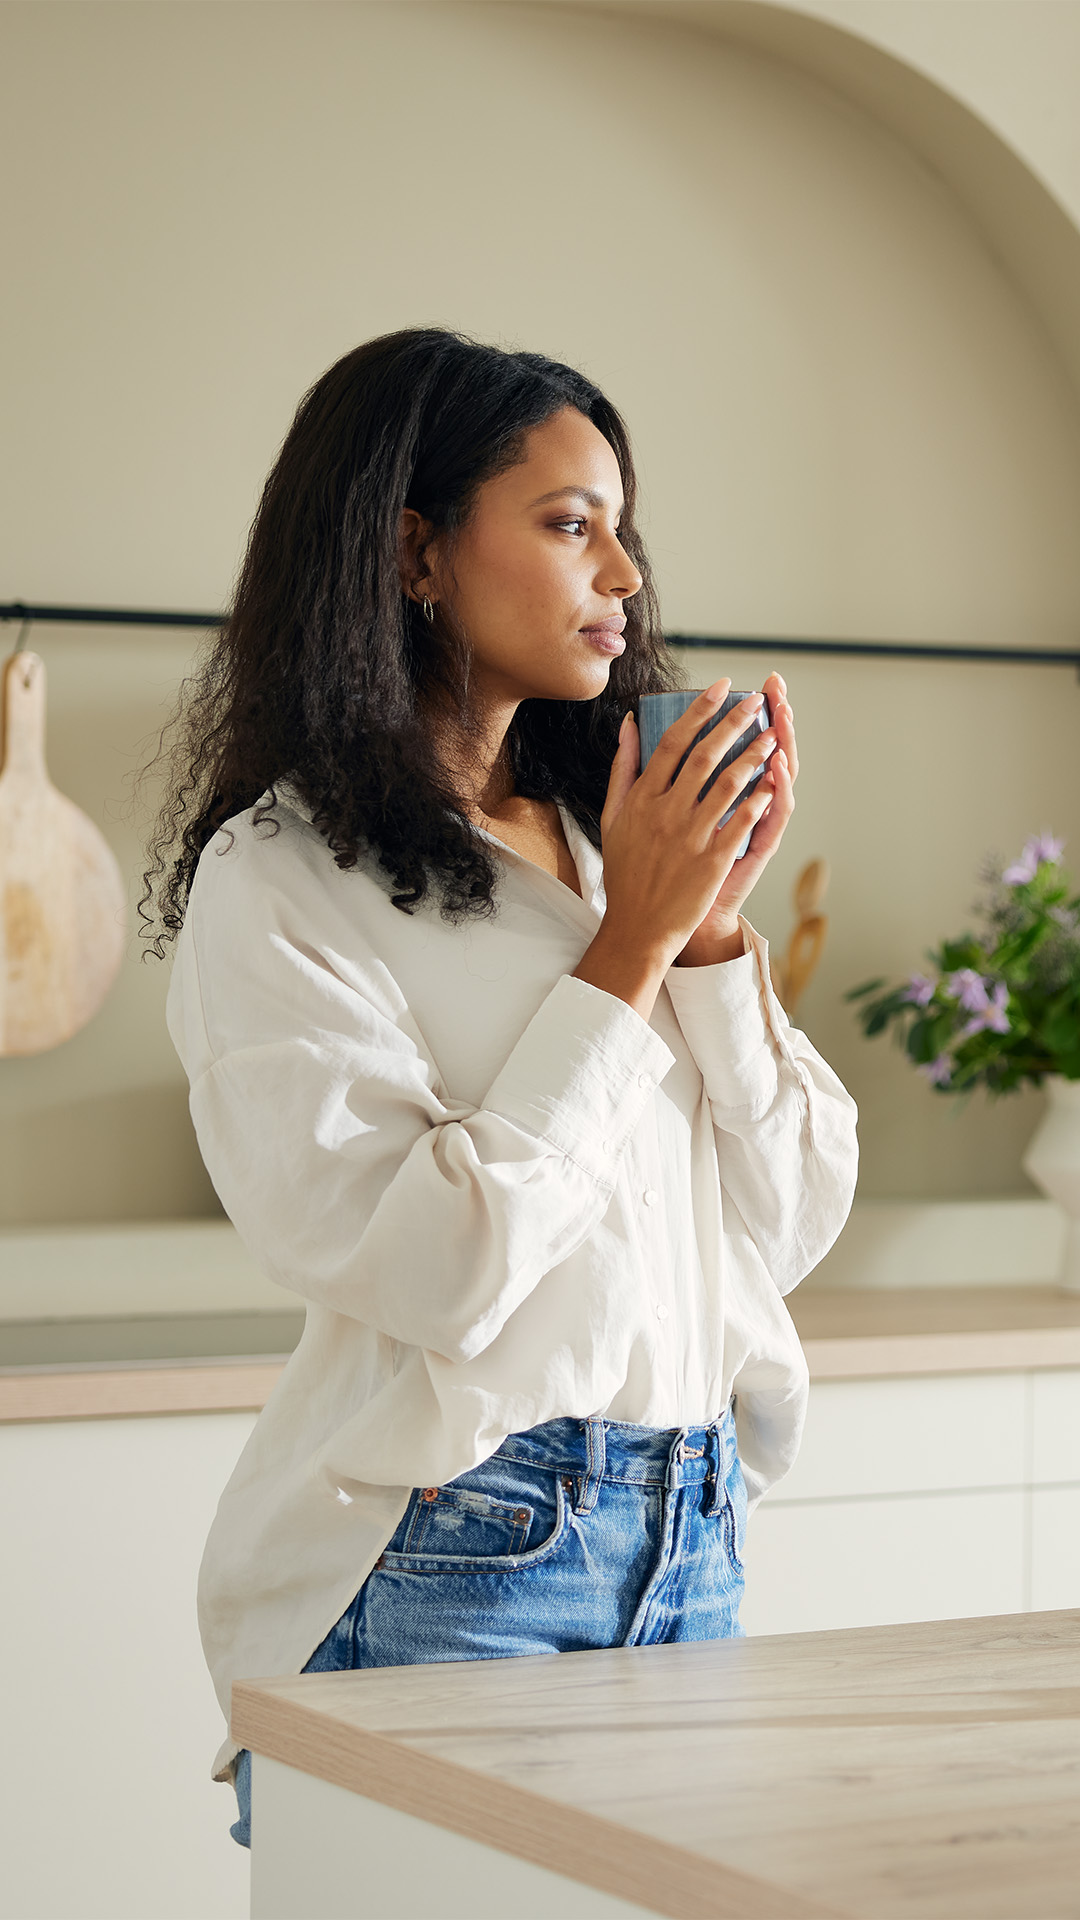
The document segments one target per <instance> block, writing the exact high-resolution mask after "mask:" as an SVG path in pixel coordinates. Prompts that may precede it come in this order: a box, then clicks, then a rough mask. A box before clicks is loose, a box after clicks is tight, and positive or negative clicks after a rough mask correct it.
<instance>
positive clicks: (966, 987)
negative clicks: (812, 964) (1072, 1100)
mask: <svg viewBox="0 0 1080 1920" xmlns="http://www.w3.org/2000/svg"><path fill="white" fill-rule="evenodd" d="M1062 844H1063V843H1062V842H1060V841H1056V840H1054V839H1052V838H1051V836H1050V835H1046V834H1044V835H1039V836H1038V837H1036V838H1033V839H1031V840H1029V841H1028V843H1027V845H1026V846H1025V848H1024V851H1023V853H1022V854H1021V856H1020V859H1019V861H1017V862H1016V863H1014V865H1013V866H1011V867H1008V868H1006V869H1005V870H1004V872H1003V871H1002V870H1001V866H1000V863H999V862H997V861H995V860H989V861H988V862H987V863H986V866H985V868H984V870H983V874H982V877H983V878H984V879H985V880H987V881H988V882H989V886H990V891H989V894H988V896H987V898H985V899H984V900H983V901H981V902H976V904H975V906H974V907H973V912H975V913H976V914H977V915H978V916H979V917H980V918H981V919H982V921H983V923H984V924H983V929H982V931H978V932H966V933H962V934H960V935H959V936H958V937H957V938H955V939H951V940H943V941H942V942H941V944H940V945H939V946H938V947H936V948H934V949H928V950H927V953H926V958H927V960H928V961H929V963H930V968H931V971H930V972H928V973H926V974H912V975H911V976H910V977H909V979H908V980H907V981H905V982H902V983H901V984H899V985H896V986H889V984H888V982H887V981H886V980H885V978H884V977H883V976H882V977H880V978H878V979H875V980H864V981H863V982H862V983H861V985H859V986H857V987H851V988H849V989H848V991H847V992H846V993H845V994H844V999H845V1000H849V1001H852V1002H861V1003H862V1004H861V1005H858V1006H857V1007H856V1017H857V1019H858V1020H859V1022H860V1024H861V1026H862V1029H863V1032H864V1033H865V1034H866V1036H867V1038H868V1039H870V1038H872V1037H873V1036H874V1035H875V1034H879V1033H883V1032H884V1031H885V1029H886V1028H891V1030H892V1034H893V1038H894V1040H895V1041H896V1042H897V1043H898V1044H899V1045H900V1046H901V1047H902V1048H903V1049H904V1051H905V1052H906V1054H907V1056H908V1058H909V1059H910V1060H911V1061H913V1062H914V1064H915V1066H916V1068H917V1070H918V1071H919V1072H920V1073H922V1074H924V1075H925V1077H926V1078H927V1079H928V1081H929V1082H930V1084H931V1086H933V1087H934V1089H935V1091H936V1092H940V1093H954V1094H970V1093H971V1092H972V1091H974V1089H975V1088H976V1087H977V1086H984V1087H985V1088H986V1089H987V1091H988V1093H989V1094H990V1095H991V1097H993V1098H997V1097H999V1096H1000V1095H1001V1094H1004V1093H1011V1092H1012V1091H1013V1089H1014V1088H1016V1087H1018V1086H1021V1085H1022V1084H1023V1083H1024V1082H1025V1081H1029V1082H1032V1083H1033V1084H1035V1085H1036V1086H1039V1085H1041V1084H1042V1080H1043V1076H1044V1075H1045V1074H1047V1073H1059V1074H1062V1075H1064V1077H1065V1078H1066V1079H1069V1080H1080V894H1074V893H1073V892H1072V890H1071V887H1070V885H1069V882H1068V878H1067V876H1066V875H1065V874H1064V873H1063V871H1062V869H1061V865H1060V861H1061V848H1062ZM882 988H885V989H886V991H885V992H882V991H881V989H882ZM870 996H874V997H870Z"/></svg>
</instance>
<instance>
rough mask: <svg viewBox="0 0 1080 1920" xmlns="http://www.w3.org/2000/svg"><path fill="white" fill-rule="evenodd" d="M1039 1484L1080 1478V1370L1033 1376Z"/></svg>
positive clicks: (1036, 1478)
mask: <svg viewBox="0 0 1080 1920" xmlns="http://www.w3.org/2000/svg"><path fill="white" fill-rule="evenodd" d="M1031 1477H1032V1480H1033V1481H1034V1482H1035V1485H1036V1486H1038V1485H1039V1484H1040V1483H1045V1482H1046V1481H1053V1480H1075V1481H1078V1482H1080V1370H1078V1369H1077V1368H1075V1367H1072V1368H1069V1369H1068V1370H1067V1371H1065V1372H1063V1373H1036V1374H1034V1375H1033V1377H1032V1467H1031Z"/></svg>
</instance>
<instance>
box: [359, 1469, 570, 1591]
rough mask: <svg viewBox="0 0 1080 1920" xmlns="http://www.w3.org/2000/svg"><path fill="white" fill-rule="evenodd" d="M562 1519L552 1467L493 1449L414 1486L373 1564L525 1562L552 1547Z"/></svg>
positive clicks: (437, 1568) (506, 1568)
mask: <svg viewBox="0 0 1080 1920" xmlns="http://www.w3.org/2000/svg"><path fill="white" fill-rule="evenodd" d="M569 1519H570V1505H569V1501H568V1500H567V1498H566V1495H565V1492H564V1489H563V1484H562V1480H561V1478H560V1476H559V1475H558V1474H556V1473H553V1472H551V1471H550V1470H548V1469H544V1468H540V1467H534V1466H529V1465H525V1464H523V1463H521V1462H519V1461H510V1460H502V1459H500V1458H499V1457H498V1456H497V1455H495V1456H493V1457H492V1459H490V1460H486V1461H484V1462H483V1464H482V1465H481V1466H479V1467H473V1468H471V1469H470V1470H469V1471H468V1472H467V1473H463V1474H459V1475H458V1477H457V1479H456V1480H449V1481H446V1482H445V1483H444V1484H443V1485H442V1486H441V1487H418V1488H417V1489H416V1491H415V1493H414V1494H413V1496H412V1499H411V1501H410V1503H409V1506H408V1509H407V1511H406V1513H405V1517H404V1519H403V1520H402V1522H401V1525H400V1526H399V1528H398V1530H397V1533H396V1534H395V1535H394V1538H393V1540H392V1541H391V1542H390V1544H389V1546H388V1547H387V1549H386V1551H385V1552H384V1553H383V1554H382V1555H381V1557H380V1559H379V1561H378V1566H379V1567H380V1568H384V1569H386V1570H387V1571H394V1570H396V1571H398V1572H412V1573H452V1572H458V1573H460V1572H482V1573H497V1572H500V1571H501V1572H511V1571H515V1570H517V1569H519V1568H521V1569H525V1568H527V1567H529V1566H532V1565H535V1564H536V1563H537V1562H538V1561H540V1560H544V1559H546V1558H547V1556H548V1555H549V1554H551V1553H553V1552H554V1551H555V1549H556V1547H557V1546H558V1545H559V1543H560V1541H561V1540H562V1538H563V1536H564V1535H565V1534H566V1532H567V1530H568V1527H569Z"/></svg>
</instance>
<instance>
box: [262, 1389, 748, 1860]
mask: <svg viewBox="0 0 1080 1920" xmlns="http://www.w3.org/2000/svg"><path fill="white" fill-rule="evenodd" d="M745 1530H746V1488H745V1486H744V1485H743V1477H742V1470H741V1468H740V1466H739V1457H738V1454H737V1452H736V1450H735V1422H734V1419H733V1418H732V1415H731V1412H730V1409H729V1410H728V1411H727V1412H725V1413H724V1414H723V1415H722V1416H721V1418H720V1419H719V1420H716V1421H713V1422H712V1424H711V1425H709V1426H707V1427H673V1428H664V1427H638V1426H632V1425H630V1424H628V1423H627V1422H625V1421H619V1420H601V1419H599V1418H595V1417H594V1418H593V1419H591V1420H548V1421H545V1422H544V1424H543V1425H542V1426H539V1427H530V1428H529V1429H528V1431H527V1432H525V1433H512V1434H510V1436H509V1437H508V1439H506V1440H504V1441H503V1444H502V1446H501V1447H500V1448H499V1449H498V1451H497V1452H496V1453H493V1454H492V1455H491V1456H490V1458H489V1459H487V1460H485V1461H483V1462H482V1464H481V1465H480V1466H478V1467H472V1468H470V1470H469V1472H468V1473H462V1474H459V1475H458V1477H457V1479H456V1480H449V1481H447V1482H446V1484H445V1485H444V1486H441V1487H417V1488H415V1489H414V1491H413V1493H412V1496H411V1498H410V1500H409V1504H408V1507H407V1508H406V1510H405V1515H404V1518H403V1519H402V1521H401V1524H400V1525H399V1527H398V1529H397V1532H396V1533H395V1534H394V1536H393V1539H392V1540H391V1541H390V1542H389V1544H388V1545H387V1548H386V1551H385V1552H384V1553H383V1554H381V1555H380V1557H379V1559H378V1561H377V1562H376V1564H375V1566H374V1568H373V1569H372V1571H371V1573H370V1574H369V1575H368V1577H367V1579H366V1580H365V1581H364V1584H363V1586H362V1587H361V1589H360V1591H359V1593H358V1594H357V1595H356V1598H355V1599H354V1600H353V1601H352V1603H351V1604H350V1605H349V1606H348V1607H347V1608H346V1610H345V1612H344V1613H343V1614H342V1616H341V1619H340V1620H339V1621H338V1622H337V1625H336V1626H334V1627H331V1629H330V1632H329V1633H328V1634H327V1636H326V1639H325V1640H324V1641H323V1642H322V1645H321V1646H319V1647H317V1648H316V1649H315V1652H314V1653H313V1654H312V1656H311V1659H310V1660H309V1661H308V1663H307V1665H306V1667H305V1668H304V1672H305V1673H328V1672H329V1673H337V1672H343V1671H347V1670H348V1669H350V1668H353V1667H403V1666H415V1665H417V1664H419V1663H421V1662H425V1661H430V1660H496V1659H507V1658H509V1657H510V1656H511V1655H514V1654H531V1653H568V1652H576V1651H579V1650H581V1649H583V1648H586V1647H644V1646H651V1645H654V1644H656V1643H657V1642H658V1641H662V1640H726V1639H731V1638H732V1637H734V1636H735V1635H738V1634H741V1633H742V1628H741V1627H740V1625H739V1601H740V1599H741V1598H742V1591H743V1569H742V1549H743V1540H744V1536H745ZM236 1797H237V1801H238V1803H239V1810H240V1817H239V1819H238V1820H237V1822H236V1824H235V1826H233V1827H232V1828H231V1832H232V1837H233V1839H234V1840H237V1841H239V1843H240V1845H241V1846H242V1847H247V1846H250V1845H251V1755H250V1754H249V1753H248V1752H246V1751H245V1752H242V1753H241V1754H240V1755H239V1756H238V1758H237V1762H236Z"/></svg>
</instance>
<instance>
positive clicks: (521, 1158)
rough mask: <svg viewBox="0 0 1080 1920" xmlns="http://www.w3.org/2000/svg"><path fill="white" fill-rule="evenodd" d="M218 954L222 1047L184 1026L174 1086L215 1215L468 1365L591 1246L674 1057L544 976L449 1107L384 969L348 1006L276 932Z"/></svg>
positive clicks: (361, 1313)
mask: <svg viewBox="0 0 1080 1920" xmlns="http://www.w3.org/2000/svg"><path fill="white" fill-rule="evenodd" d="M194 917H195V919H196V921H197V915H196V916H194ZM185 931H186V932H187V930H185ZM192 937H197V927H196V934H195V935H193V936H192ZM228 938H229V949H228V960H229V962H230V964H231V967H232V978H233V981H234V983H235V984H234V988H233V992H232V995H231V1000H230V1009H229V1011H230V1020H229V1027H230V1034H229V1043H228V1044H227V1045H224V1046H221V1045H220V1037H219V1036H218V1035H216V1034H215V1032H214V1030H213V1020H212V1018H207V1017H206V1015H205V1008H201V1017H203V1019H204V1022H205V1024H204V1029H203V1030H204V1032H205V1035H206V1040H207V1049H208V1058H207V1063H206V1064H205V1066H204V1068H203V1070H202V1071H201V1072H199V1073H198V1074H197V1075H196V1076H195V1077H194V1079H193V1083H192V1089H191V1112H192V1117H193V1120H194V1123H195V1129H196V1133H197V1136H198V1141H199V1146H200V1150H201V1152H202V1155H203V1158H204V1160H205V1162H206V1166H207V1169H208V1171H209V1173H210V1176H211V1179H212V1180H213V1182H214V1185H215V1187H216V1189H217V1192H218V1195H219V1197H220V1199H221V1201H222V1204H223V1206H224V1207H225V1210H226V1212H227V1213H228V1214H229V1216H230V1218H231V1219H232V1221H233V1222H234V1224H235V1226H236V1227H237V1229H238V1231H239V1233H240V1234H241V1237H242V1238H243V1240H244V1241H245V1243H246V1244H247V1246H248V1247H249V1249H250V1250H251V1251H252V1253H253V1254H254V1255H255V1256H256V1258H258V1259H259V1260H260V1261H261V1263H262V1264H263V1266H264V1267H265V1269H266V1270H267V1272H268V1273H270V1274H271V1276H272V1277H273V1278H274V1279H276V1280H277V1281H278V1282H279V1283H280V1284H281V1285H282V1286H284V1287H287V1288H290V1289H291V1290H292V1291H294V1292H297V1293H300V1294H303V1295H305V1296H307V1297H309V1298H311V1299H313V1300H317V1301H319V1302H321V1303H322V1304H324V1305H326V1306H330V1307H332V1308H334V1309H335V1310H337V1311H338V1312H341V1313H344V1314H348V1315H350V1316H351V1317H352V1318H355V1319H359V1320H363V1321H364V1322H366V1323H367V1324H368V1325H370V1326H373V1327H376V1328H378V1329H379V1330H380V1331H381V1332H383V1333H385V1334H387V1335H389V1336H390V1338H391V1339H393V1340H397V1341H401V1342H405V1343H407V1344H409V1345H411V1346H417V1347H423V1348H428V1349H430V1350H433V1351H435V1352H437V1353H440V1354H442V1355H444V1356H445V1357H446V1358H447V1359H449V1360H451V1361H465V1360H469V1359H472V1358H473V1357H474V1356H475V1355H476V1354H478V1353H480V1352H482V1351H483V1349H484V1348H485V1347H486V1346H488V1345H489V1344H490V1342H491V1341H492V1340H494V1339H495V1337H496V1335H497V1334H498V1333H499V1331H500V1329H501V1328H502V1327H503V1325H504V1324H505V1322H506V1320H507V1318H508V1317H509V1315H510V1314H512V1313H513V1311H514V1309H515V1308H516V1307H517V1306H518V1305H519V1304H520V1303H521V1301H522V1300H523V1299H524V1298H525V1297H526V1295H528V1294H529V1293H530V1292H531V1291H532V1289H533V1288H534V1287H535V1286H536V1285H537V1283H538V1281H539V1280H540V1279H541V1277H542V1276H543V1274H544V1273H545V1272H547V1271H548V1270H549V1269H550V1268H551V1267H553V1266H554V1265H556V1264H557V1263H558V1262H560V1261H562V1260H565V1259H566V1258H567V1257H568V1256H570V1255H571V1254H573V1253H574V1252H576V1251H577V1249H578V1248H579V1247H580V1246H581V1245H582V1244H583V1242H584V1241H585V1240H586V1239H587V1238H588V1237H589V1235H590V1234H591V1233H592V1232H593V1231H594V1229H595V1227H596V1226H597V1224H598V1222H599V1221H600V1219H601V1218H602V1216H603V1214H604V1212H605V1210H606V1208H607V1206H608V1203H609V1201H610V1198H611V1194H612V1191H613V1188H614V1186H615V1181H616V1176H617V1172H618V1166H619V1161H620V1158H621V1155H622V1152H623V1149H624V1147H625V1145H626V1143H627V1141H628V1140H629V1138H630V1135H631V1134H632V1133H633V1131H634V1128H635V1126H636V1125H637V1122H638V1120H639V1119H640V1117H641V1114H642V1111H643V1108H644V1107H645V1105H646V1103H647V1102H648V1101H649V1100H650V1099H651V1098H652V1093H653V1089H654V1088H655V1087H656V1086H658V1085H659V1083H660V1082H661V1081H662V1080H663V1078H664V1076H665V1074H666V1073H667V1071H668V1069H669V1067H670V1066H671V1064H672V1062H673V1059H674V1055H673V1054H672V1053H671V1052H670V1050H669V1049H668V1047H667V1046H666V1044H665V1043H664V1041H663V1040H662V1039H661V1038H660V1037H659V1035H658V1034H656V1033H654V1032H653V1030H652V1028H651V1027H650V1026H649V1025H648V1024H647V1022H646V1021H644V1020H643V1019H641V1017H640V1016H639V1015H638V1014H637V1013H635V1012H634V1011H633V1009H632V1008H630V1007H628V1006H626V1005H625V1004H624V1002H623V1001H621V1000H619V999H616V998H615V997H614V996H613V995H611V994H608V993H605V992H603V991H602V990H601V989H600V988H597V987H594V986H591V985H589V984H588V983H587V982H585V981H582V980H578V979H576V978H574V977H573V976H572V975H570V974H564V975H562V976H560V977H559V978H557V979H556V981H555V983H554V985H553V986H552V988H551V991H550V992H549V993H548V994H547V996H546V998H545V999H543V1001H542V1002H541V1004H540V1005H539V1007H537V1009H536V1011H535V1013H534V1014H533V1017H532V1018H531V1019H530V1020H529V1022H528V1024H527V1025H526V1026H525V1028H524V1031H523V1032H522V1033H521V1034H520V1037H519V1038H518V1039H517V1041H516V1044H514V1046H513V1047H512V1049H511V1051H510V1052H509V1054H508V1055H507V1057H506V1059H505V1061H504V1063H503V1065H502V1067H501V1068H500V1070H499V1072H498V1073H497V1075H496V1077H495V1079H494V1080H493V1082H492V1083H491V1085H490V1087H489V1089H488V1092H487V1094H486V1096H485V1098H484V1100H483V1102H482V1104H481V1105H479V1106H478V1107H475V1108H472V1107H466V1106H463V1105H462V1104H460V1103H455V1102H453V1101H452V1100H450V1099H449V1098H448V1096H446V1094H445V1092H444V1091H443V1089H442V1088H441V1086H440V1083H439V1079H438V1074H437V1072H436V1070H435V1067H434V1065H433V1063H432V1061H431V1060H430V1058H428V1057H427V1055H426V1053H425V1051H424V1049H423V1047H422V1045H421V1044H420V1042H419V1040H418V1038H417V1033H416V1030H415V1027H414V1026H413V1023H412V1021H411V1019H410V1018H409V1017H408V1015H407V1011H405V1010H404V1003H403V1002H400V1007H401V1009H402V1010H403V1017H395V1005H394V996H393V994H392V993H391V992H388V991H387V982H386V978H385V969H383V970H382V976H381V977H380V975H379V971H378V969H375V970H374V972H373V981H374V985H373V991H372V994H371V996H370V997H369V996H368V995H366V994H365V993H363V992H362V991H359V990H358V989H357V987H356V985H355V984H354V983H352V982H347V981H345V980H343V979H342V978H340V977H339V976H338V975H337V973H336V972H335V971H334V969H333V967H332V966H330V965H328V964H327V959H326V956H325V954H318V953H316V952H314V951H313V950H312V948H311V947H310V946H307V947H305V946H304V945H302V944H301V943H299V942H298V941H293V940H291V939H289V938H288V937H285V936H284V935H283V934H282V933H281V932H280V931H278V932H276V933H274V934H273V935H272V936H269V935H267V934H266V933H265V932H263V933H260V932H259V930H258V928H257V927H254V928H251V929H250V930H249V931H245V930H244V928H243V927H242V925H237V924H235V923H234V924H233V926H232V927H231V928H230V930H229V936H228ZM251 942H254V943H255V944H256V946H257V948H258V952H257V955H256V956H253V955H252V954H250V953H245V951H244V948H245V943H251ZM225 963H226V955H225V954H224V952H219V953H218V954H217V955H216V956H215V961H214V965H215V975H216V977H217V978H218V979H219V980H220V978H221V977H222V974H223V971H224V968H225ZM256 976H257V984H255V981H256ZM245 979H246V980H247V981H249V982H250V983H251V984H250V989H249V990H247V991H245ZM177 1024H178V1025H179V1024H180V1020H179V1016H177ZM174 1038H177V1040H178V1044H179V1045H181V1047H182V1040H183V1036H182V1034H175V1033H174Z"/></svg>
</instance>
